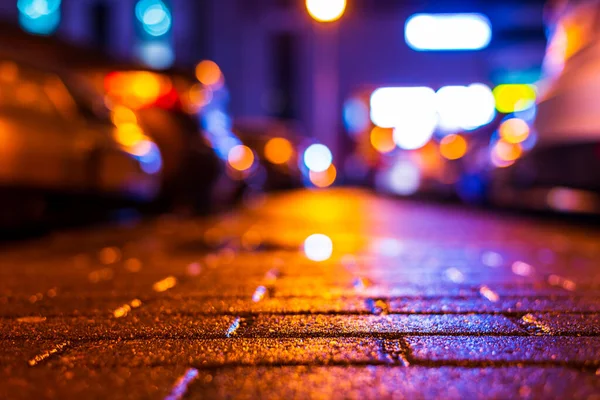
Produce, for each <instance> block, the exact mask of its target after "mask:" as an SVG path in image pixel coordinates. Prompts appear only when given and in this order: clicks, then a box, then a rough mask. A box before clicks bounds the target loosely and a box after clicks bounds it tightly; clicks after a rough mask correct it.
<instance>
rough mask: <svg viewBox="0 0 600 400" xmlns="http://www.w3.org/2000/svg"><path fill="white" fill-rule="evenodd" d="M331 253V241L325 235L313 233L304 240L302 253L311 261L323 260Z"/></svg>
mask: <svg viewBox="0 0 600 400" xmlns="http://www.w3.org/2000/svg"><path fill="white" fill-rule="evenodd" d="M332 253H333V242H332V241H331V239H330V238H329V236H327V235H323V234H322V233H315V234H313V235H310V236H309V237H307V238H306V239H305V240H304V254H305V255H306V258H308V259H309V260H312V261H325V260H328V259H329V258H330V257H331V254H332Z"/></svg>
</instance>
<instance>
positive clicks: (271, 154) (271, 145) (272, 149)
mask: <svg viewBox="0 0 600 400" xmlns="http://www.w3.org/2000/svg"><path fill="white" fill-rule="evenodd" d="M293 154H294V148H293V147H292V144H291V143H290V141H289V140H287V139H284V138H272V139H270V140H269V141H268V142H267V144H265V158H266V159H267V160H268V161H269V162H271V163H273V164H283V163H286V162H288V161H289V160H290V158H292V155H293Z"/></svg>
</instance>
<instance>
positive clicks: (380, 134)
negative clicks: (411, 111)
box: [370, 126, 396, 154]
mask: <svg viewBox="0 0 600 400" xmlns="http://www.w3.org/2000/svg"><path fill="white" fill-rule="evenodd" d="M370 140H371V145H372V146H373V148H374V149H375V150H377V151H378V152H380V153H382V154H385V153H389V152H391V151H393V150H394V149H395V148H396V142H394V130H393V129H392V128H380V127H378V126H376V127H374V128H373V129H372V130H371V137H370Z"/></svg>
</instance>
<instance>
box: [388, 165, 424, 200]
mask: <svg viewBox="0 0 600 400" xmlns="http://www.w3.org/2000/svg"><path fill="white" fill-rule="evenodd" d="M383 184H384V185H385V189H386V190H388V191H390V192H392V193H394V194H399V195H402V196H408V195H411V194H413V193H415V192H416V191H417V190H418V189H419V186H420V184H421V170H420V168H419V166H418V165H417V164H416V163H415V162H413V161H412V160H410V159H399V160H398V161H396V163H394V165H393V166H392V167H391V168H390V169H389V170H388V171H387V172H386V174H385V179H384V182H383Z"/></svg>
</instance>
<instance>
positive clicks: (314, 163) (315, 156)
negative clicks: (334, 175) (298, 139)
mask: <svg viewBox="0 0 600 400" xmlns="http://www.w3.org/2000/svg"><path fill="white" fill-rule="evenodd" d="M332 162H333V155H332V154H331V151H330V150H329V148H328V147H327V146H325V145H324V144H312V145H310V146H309V147H308V148H307V149H306V150H305V151H304V165H306V167H307V168H308V169H309V170H311V171H313V172H323V171H326V170H327V169H328V168H329V167H330V166H331V163H332Z"/></svg>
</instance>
